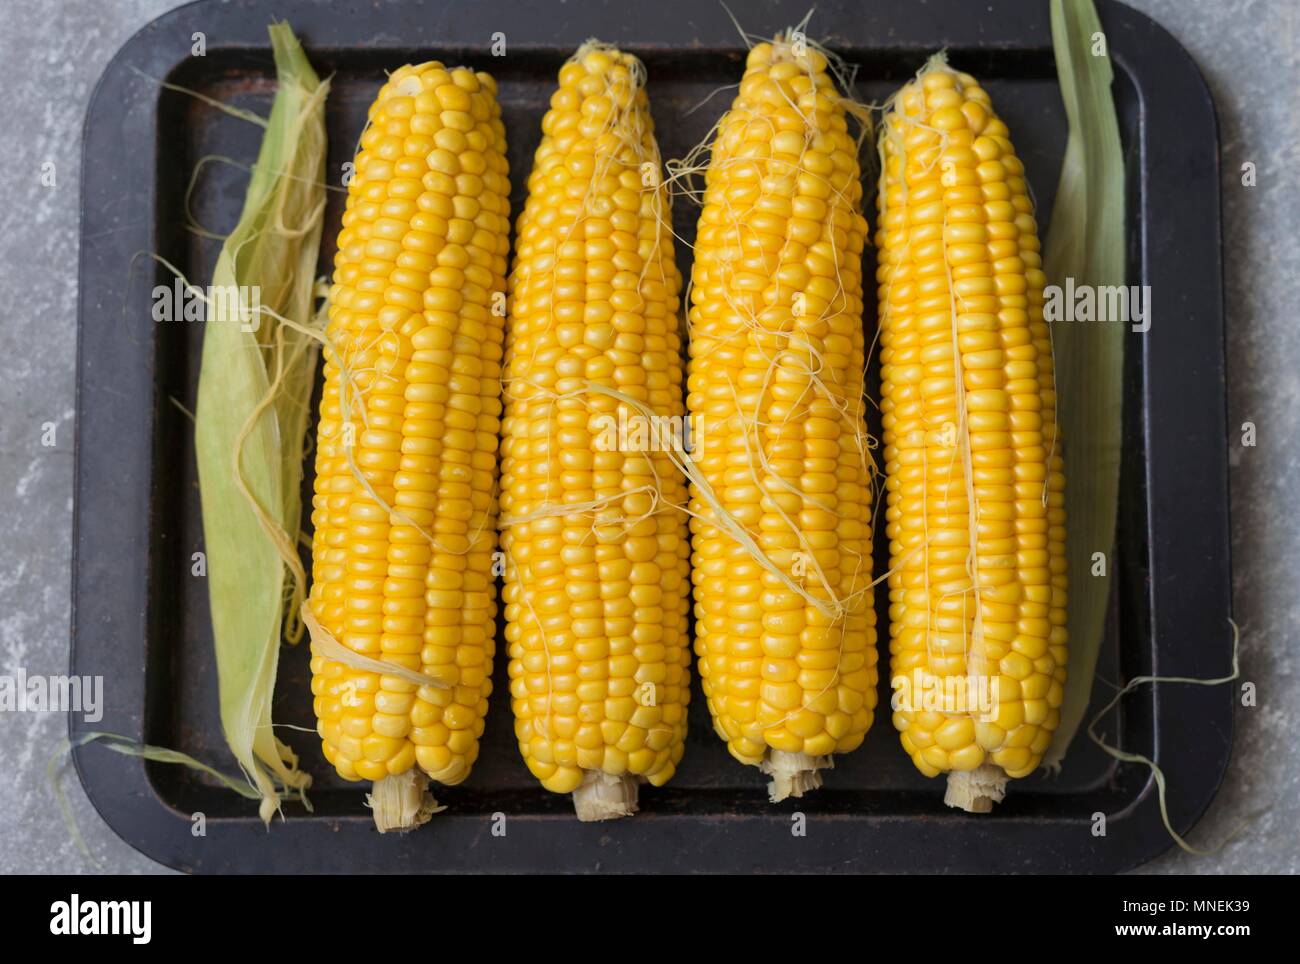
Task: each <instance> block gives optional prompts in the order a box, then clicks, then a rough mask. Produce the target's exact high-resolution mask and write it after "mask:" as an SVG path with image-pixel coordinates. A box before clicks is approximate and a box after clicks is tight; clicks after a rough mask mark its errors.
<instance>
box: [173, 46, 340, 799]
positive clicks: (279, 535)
mask: <svg viewBox="0 0 1300 964" xmlns="http://www.w3.org/2000/svg"><path fill="white" fill-rule="evenodd" d="M269 33H270V35H271V44H272V47H273V49H274V52H275V65H276V73H277V78H278V86H277V90H276V95H275V102H274V105H273V107H272V109H271V116H270V119H269V121H268V123H267V127H266V133H265V135H264V137H263V139H262V146H261V150H260V152H259V153H258V158H257V164H256V166H255V167H254V169H253V174H252V179H251V181H250V183H249V186H248V192H247V196H246V198H245V202H244V209H243V212H242V214H241V216H240V219H239V223H238V225H237V226H236V227H235V229H234V231H233V232H231V234H230V235H229V236H228V237H227V238H226V241H225V244H224V245H223V246H222V249H221V253H220V255H219V256H218V259H217V266H216V269H215V271H214V274H213V279H212V285H213V289H214V290H215V291H222V290H238V291H241V292H247V291H250V290H251V288H252V287H253V286H256V287H257V288H258V289H260V297H259V299H258V303H259V304H260V309H261V310H260V311H254V312H253V313H252V316H251V318H250V317H249V316H248V315H244V316H243V317H241V314H240V308H239V305H238V304H236V303H232V300H231V299H222V300H217V299H212V300H210V301H209V304H208V309H209V310H208V321H207V324H206V325H205V330H204V339H203V361H202V368H201V371H200V376H199V391H198V406H197V410H196V413H195V414H196V425H195V447H196V449H197V455H198V468H199V492H200V495H201V498H202V502H203V531H204V541H205V548H206V552H207V571H208V593H209V600H210V602H211V609H212V631H213V638H214V643H215V649H216V657H217V673H218V684H219V688H220V701H221V725H222V728H223V730H224V731H225V736H226V741H227V743H228V744H229V745H230V749H231V751H232V752H233V753H234V755H235V758H236V759H237V760H238V761H239V765H240V766H241V767H242V768H243V770H244V774H245V776H246V777H247V779H248V780H249V781H250V784H252V785H253V786H255V787H256V789H257V791H258V796H259V797H260V799H261V805H260V812H261V816H262V819H263V820H266V821H269V820H270V819H271V817H272V815H273V814H274V813H275V812H276V811H277V809H278V808H279V804H280V795H281V793H283V792H291V791H297V792H299V793H301V791H302V790H304V789H305V788H306V787H307V786H308V785H309V784H310V778H309V777H308V775H307V774H305V773H303V772H302V771H300V770H299V769H298V766H297V759H296V757H295V756H294V754H293V752H292V751H291V750H290V749H289V748H288V747H287V746H286V745H284V744H283V743H281V742H280V741H279V740H278V739H276V737H275V735H274V732H273V731H272V728H271V697H272V693H273V691H274V688H275V677H276V669H277V665H278V662H279V649H280V641H281V638H282V634H283V635H284V636H286V637H287V638H288V639H289V640H290V641H296V640H297V639H299V638H300V637H301V636H302V624H301V622H300V621H299V617H298V612H299V607H300V605H301V602H302V599H303V596H304V593H305V586H306V574H305V573H304V571H303V567H302V564H301V562H300V560H299V557H298V533H299V520H300V514H301V510H302V506H301V498H300V496H299V491H300V486H301V483H302V463H303V452H304V436H305V433H306V429H307V421H308V414H309V412H308V409H309V405H310V397H311V390H312V384H313V380H314V378H315V370H316V360H317V354H318V347H317V345H318V341H319V330H320V327H321V318H320V317H319V316H318V315H317V313H316V312H315V310H314V305H315V301H316V282H315V272H316V260H317V257H318V254H319V249H320V235H321V225H322V221H323V215H324V208H325V183H324V179H325V149H326V139H325V97H326V94H327V92H328V87H329V84H328V81H324V82H322V81H321V80H320V79H319V78H318V77H317V76H316V73H315V71H313V70H312V67H311V64H310V63H309V62H308V61H307V57H306V55H305V54H304V53H303V50H302V47H301V46H300V45H299V43H298V40H297V38H296V37H294V35H293V32H292V31H291V30H290V29H289V26H288V25H287V24H283V23H281V24H273V25H272V26H271V27H270V28H269ZM225 286H232V287H229V288H227V287H225ZM250 300H251V299H250Z"/></svg>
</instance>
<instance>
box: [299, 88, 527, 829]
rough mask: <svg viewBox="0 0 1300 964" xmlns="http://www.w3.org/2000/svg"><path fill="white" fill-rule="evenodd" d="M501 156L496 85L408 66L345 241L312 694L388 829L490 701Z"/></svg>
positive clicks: (335, 758) (318, 524)
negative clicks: (370, 789)
mask: <svg viewBox="0 0 1300 964" xmlns="http://www.w3.org/2000/svg"><path fill="white" fill-rule="evenodd" d="M505 148H506V145H505V128H504V126H503V125H502V123H501V111H500V108H499V106H498V105H497V102H496V84H495V82H494V81H493V79H492V78H491V77H489V76H488V75H487V74H483V73H475V72H474V71H472V70H468V69H466V68H456V69H447V68H445V67H443V66H442V65H441V64H439V63H436V62H431V63H425V64H421V65H419V66H406V67H402V68H401V69H399V70H397V71H396V72H394V73H393V74H392V75H391V76H390V77H389V79H388V82H387V83H385V84H384V86H383V88H382V89H381V90H380V91H379V95H378V97H377V98H376V100H375V102H374V104H373V105H372V106H371V108H370V112H369V123H368V125H367V127H366V130H365V132H364V133H363V134H362V137H361V146H360V152H359V153H358V154H357V157H356V167H355V174H354V176H353V178H352V180H351V183H350V184H349V186H348V200H347V208H346V211H345V213H344V215H343V227H342V230H341V231H340V233H339V237H338V253H337V255H336V256H335V261H334V265H335V269H334V285H333V288H332V289H331V293H330V312H329V319H330V320H329V328H328V339H329V345H328V347H327V349H326V351H325V359H326V363H325V388H324V393H323V395H322V398H321V409H320V416H321V417H320V424H319V430H318V434H317V453H316V483H315V497H314V499H313V502H312V505H313V510H314V511H313V513H312V522H313V524H314V526H315V535H314V538H313V540H312V564H313V565H312V569H313V586H312V590H311V597H310V602H309V606H310V612H311V615H312V616H314V621H315V622H316V623H317V624H318V625H317V626H316V631H315V632H314V633H313V646H312V650H313V658H312V664H311V666H312V674H313V676H312V692H313V693H314V694H315V696H316V699H315V710H316V717H317V720H318V725H317V729H318V732H319V734H320V737H321V740H322V745H323V748H324V753H325V756H326V758H327V759H328V760H329V761H330V762H331V763H332V764H333V765H334V767H335V768H336V769H337V770H338V772H339V774H340V775H341V776H342V777H344V778H345V779H347V780H372V781H375V793H374V794H373V795H372V806H373V807H374V810H375V820H376V823H377V824H378V825H379V827H380V829H381V830H383V829H388V828H389V827H390V826H397V827H402V828H405V827H409V826H411V825H413V823H416V822H421V821H422V820H423V819H427V812H428V810H429V809H430V807H431V806H432V803H431V799H432V798H431V797H429V796H428V794H427V792H426V790H425V787H426V785H427V782H428V781H427V778H426V776H425V775H427V777H432V778H433V779H435V780H438V781H439V782H441V783H443V784H447V785H450V784H455V783H459V782H460V781H462V780H464V779H465V777H466V776H467V775H468V774H469V772H470V767H471V766H472V765H473V763H474V760H475V758H476V757H477V756H478V739H479V736H480V735H481V734H482V732H483V719H484V714H485V713H486V711H487V705H488V694H489V693H490V692H491V689H492V650H493V642H494V639H493V636H494V618H495V613H496V602H495V599H494V594H495V586H494V578H493V574H492V553H493V548H494V539H495V528H496V526H495V515H496V504H495V502H496V496H495V491H494V484H495V479H496V449H497V433H498V429H499V420H500V413H501V398H500V392H501V381H500V377H501V359H502V353H503V341H504V317H503V315H504V311H502V310H500V309H501V308H502V307H503V303H501V304H498V305H495V306H494V304H493V302H494V300H496V301H498V302H499V301H500V299H501V298H503V296H504V292H505V273H506V256H507V254H508V253H509V213H510V212H509V196H510V185H509V181H508V178H507V175H508V168H507V164H506V158H505ZM494 307H496V308H497V310H496V311H494V310H493V309H494ZM322 630H323V632H322ZM326 635H328V637H329V638H328V639H326V638H325V636H326ZM326 643H333V646H332V647H329V648H327V647H326ZM339 644H341V646H342V647H343V648H342V649H340V648H338V645H339ZM349 651H350V653H351V654H357V655H356V656H350V655H349ZM373 661H379V662H378V663H376V662H373ZM398 670H404V671H405V672H404V673H400V672H398ZM420 678H423V679H425V680H427V683H426V685H420V684H419V682H418V680H419V679H420ZM416 768H418V771H417V769H416ZM420 771H422V773H421V772H420ZM394 808H395V809H396V810H397V811H398V812H397V813H393V812H390V811H392V810H393V809H394Z"/></svg>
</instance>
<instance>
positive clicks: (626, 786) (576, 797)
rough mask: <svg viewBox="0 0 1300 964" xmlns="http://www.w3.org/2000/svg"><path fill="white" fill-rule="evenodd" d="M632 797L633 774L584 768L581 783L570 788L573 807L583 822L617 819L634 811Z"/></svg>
mask: <svg viewBox="0 0 1300 964" xmlns="http://www.w3.org/2000/svg"><path fill="white" fill-rule="evenodd" d="M636 798H637V780H636V778H635V777H633V776H630V775H629V774H626V773H624V774H622V775H621V776H614V775H613V774H610V773H604V772H601V771H599V770H588V771H586V773H585V774H584V775H583V778H582V786H580V787H578V789H576V790H574V791H573V810H574V813H576V814H577V816H578V819H579V820H581V821H582V822H584V823H594V822H596V821H599V820H617V819H618V818H619V817H630V816H632V814H634V813H636Z"/></svg>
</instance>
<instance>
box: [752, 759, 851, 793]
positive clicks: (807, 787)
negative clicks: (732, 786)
mask: <svg viewBox="0 0 1300 964" xmlns="http://www.w3.org/2000/svg"><path fill="white" fill-rule="evenodd" d="M834 766H835V760H834V758H833V757H831V756H810V755H809V754H807V753H790V752H788V751H786V750H772V751H771V752H770V753H769V754H768V755H767V757H766V758H765V759H764V760H763V762H762V763H760V764H759V765H758V768H759V770H761V771H762V772H763V773H766V774H767V775H768V776H770V777H771V778H772V782H771V783H769V784H768V785H767V798H768V800H770V801H771V802H772V803H780V802H781V801H782V800H785V799H787V798H788V797H802V796H803V795H804V794H805V793H808V792H810V791H812V790H818V789H820V788H821V785H822V777H821V774H820V773H819V772H818V771H819V770H830V769H833V768H834Z"/></svg>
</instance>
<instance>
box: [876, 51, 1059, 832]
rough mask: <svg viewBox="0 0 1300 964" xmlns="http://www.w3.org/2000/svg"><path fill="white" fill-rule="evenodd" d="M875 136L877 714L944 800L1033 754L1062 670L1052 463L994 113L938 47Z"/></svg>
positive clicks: (1012, 195)
mask: <svg viewBox="0 0 1300 964" xmlns="http://www.w3.org/2000/svg"><path fill="white" fill-rule="evenodd" d="M881 145H882V159H883V170H882V175H881V186H880V191H879V195H878V202H877V203H878V205H879V215H880V217H879V227H878V233H877V237H876V244H877V248H878V249H879V269H878V272H877V280H878V283H879V297H880V344H881V355H880V357H881V363H882V386H881V409H882V412H883V415H884V443H885V456H884V457H885V462H886V477H887V482H886V490H887V493H888V497H887V501H888V509H887V513H886V520H887V528H886V532H887V534H888V537H889V540H890V557H891V574H890V577H889V600H890V644H889V652H890V657H891V660H890V662H891V681H892V682H893V684H894V688H895V689H896V690H897V691H898V692H897V693H896V695H895V712H894V715H893V722H894V725H895V726H896V727H897V728H898V730H899V732H900V733H901V734H902V743H903V747H904V749H905V750H906V751H907V753H908V754H909V755H910V756H911V758H912V760H913V762H914V763H915V764H916V767H917V769H919V770H920V771H921V772H922V773H924V774H926V775H927V776H935V775H937V774H939V773H942V772H948V773H949V778H948V793H947V796H946V800H947V802H948V803H949V805H951V806H959V807H962V808H964V809H968V810H976V811H980V810H983V811H986V810H988V809H989V808H990V807H991V806H992V804H993V803H994V802H995V801H997V800H1000V799H1002V795H1003V793H1004V792H1005V787H1006V781H1007V778H1008V777H1023V776H1025V775H1027V774H1028V773H1029V772H1030V771H1032V770H1033V769H1034V768H1035V767H1036V766H1037V765H1038V763H1039V760H1040V759H1041V757H1042V754H1043V752H1044V751H1045V750H1046V749H1047V747H1048V744H1049V743H1050V742H1051V737H1052V732H1053V730H1055V729H1056V726H1057V723H1058V721H1059V720H1060V711H1059V710H1060V706H1061V700H1062V696H1063V689H1062V687H1063V684H1064V681H1065V666H1066V629H1065V606H1066V572H1065V510H1064V491H1065V477H1064V474H1063V463H1062V458H1061V446H1060V441H1059V439H1058V434H1057V425H1056V393H1055V386H1054V382H1053V369H1052V349H1051V342H1050V336H1049V333H1048V329H1047V325H1046V324H1045V322H1044V320H1043V286H1044V282H1045V279H1044V276H1043V272H1042V268H1041V258H1040V256H1039V243H1038V236H1037V228H1036V226H1035V222H1034V214H1033V205H1032V203H1031V201H1030V199H1029V196H1028V189H1027V187H1026V183H1025V177H1024V166H1023V165H1022V164H1021V163H1020V161H1019V160H1018V159H1017V158H1016V155H1015V152H1014V150H1013V149H1012V146H1011V142H1010V140H1008V131H1007V127H1006V125H1005V124H1003V122H1002V121H1001V120H999V119H998V117H997V116H996V115H995V114H994V113H993V108H992V105H991V103H990V101H989V97H988V94H987V93H985V92H984V90H982V89H981V88H980V87H979V85H978V84H977V83H976V81H975V79H974V78H972V77H971V76H970V75H968V74H964V73H958V72H957V71H954V70H952V69H951V68H949V67H948V66H947V64H946V63H945V62H943V61H942V59H940V58H935V59H933V60H932V61H931V63H930V64H929V65H928V66H927V67H926V69H925V70H924V71H922V72H921V74H920V75H919V76H918V77H917V79H916V80H915V81H914V82H913V83H910V84H908V85H907V86H905V87H904V88H903V89H902V90H901V91H900V92H899V93H898V94H897V96H896V97H895V98H894V100H893V103H892V106H891V108H890V109H889V111H888V112H887V114H886V116H885V120H884V127H883V129H882V132H881ZM954 684H955V685H954ZM927 694H930V695H933V696H934V699H932V700H931V701H930V702H929V703H928V704H927V703H925V702H924V698H925V696H926V695H927ZM938 694H943V697H942V700H940V699H939V695H938Z"/></svg>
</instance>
